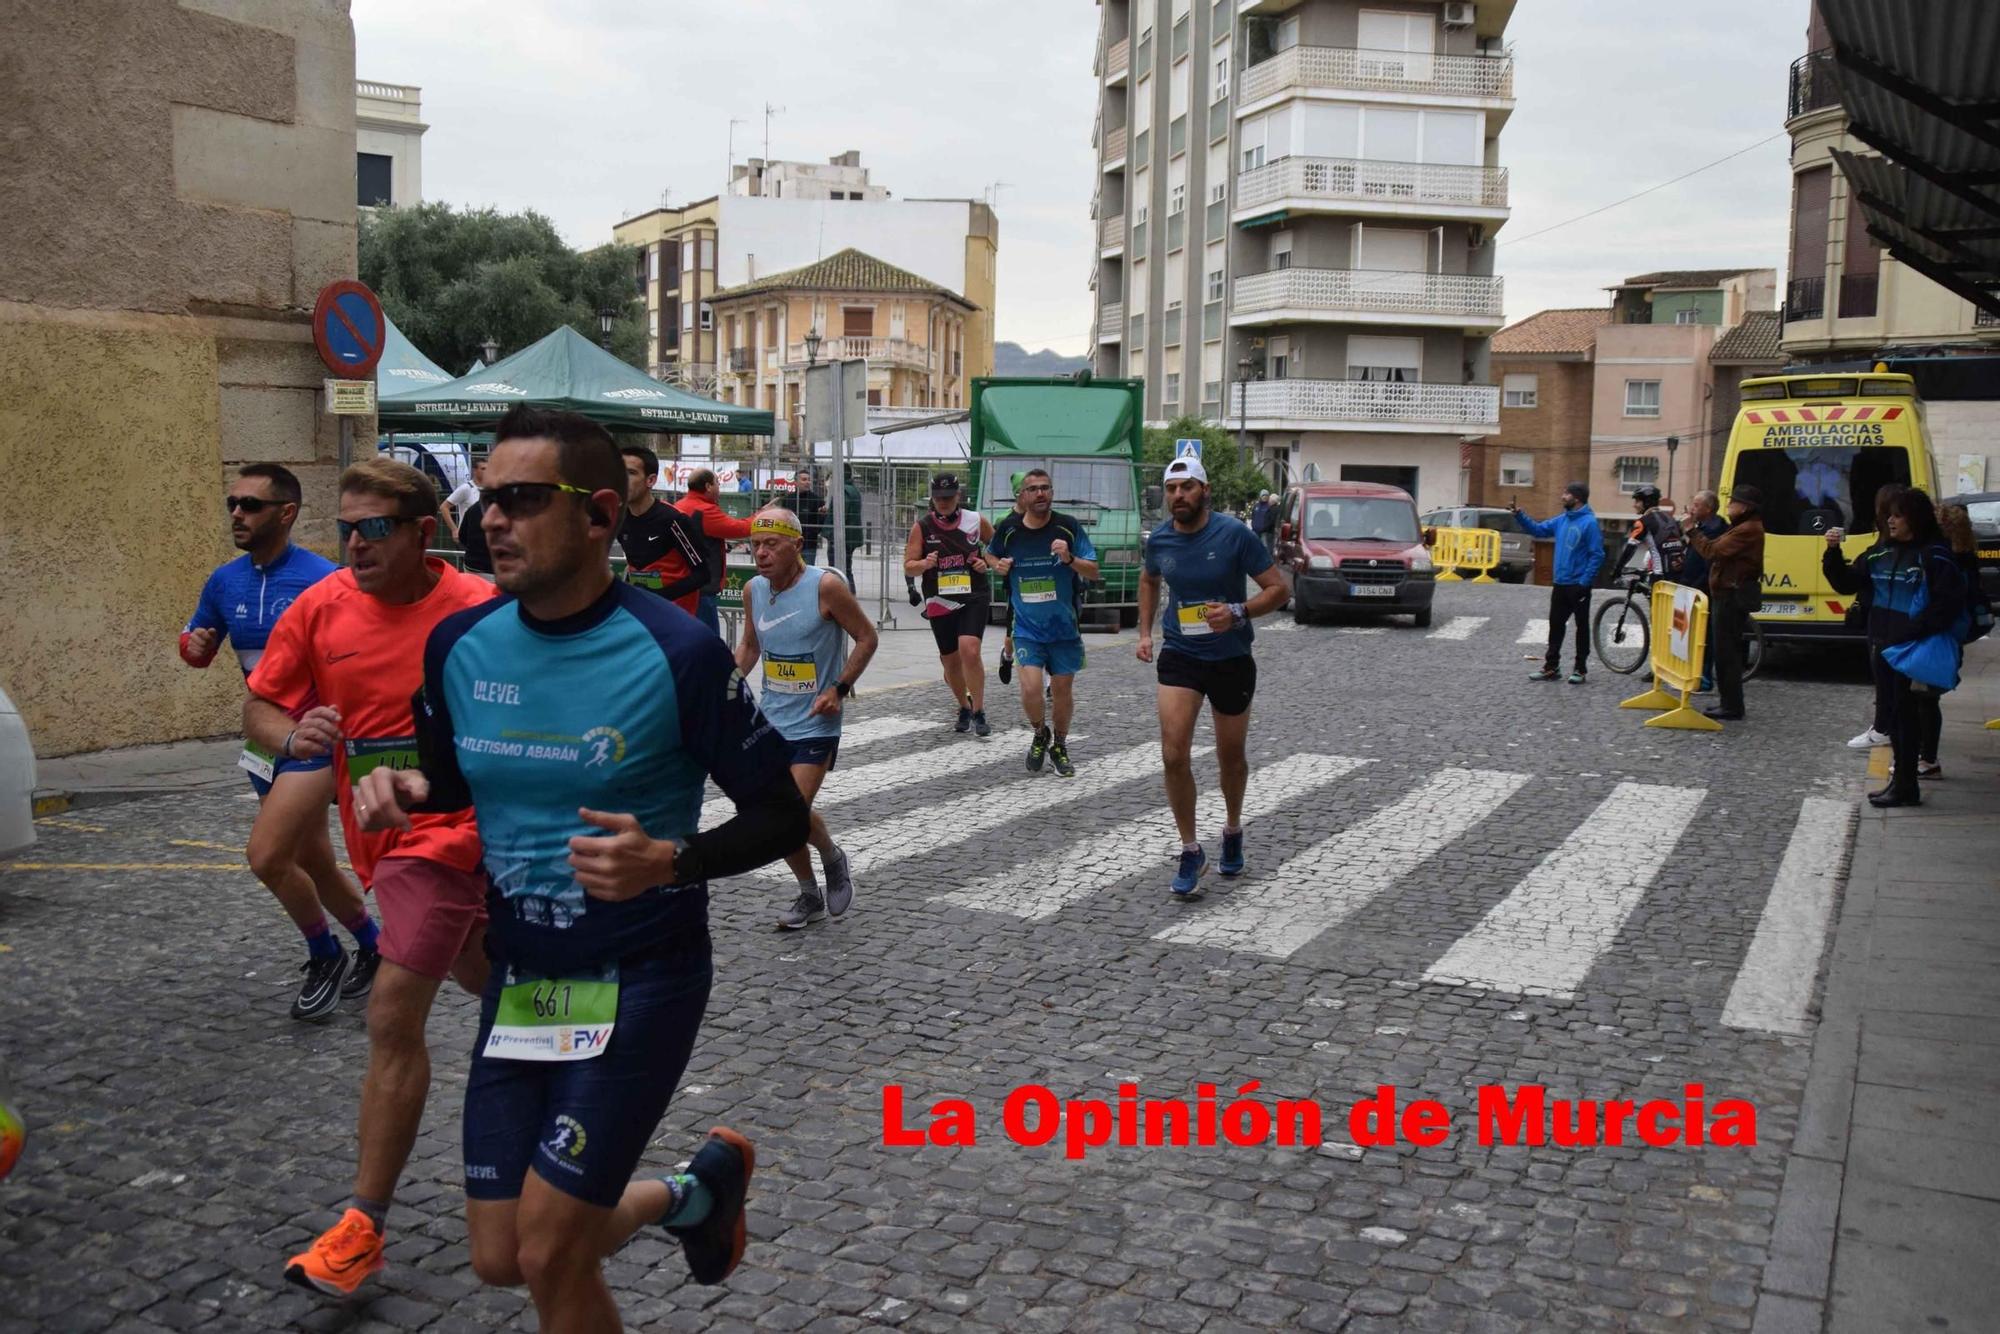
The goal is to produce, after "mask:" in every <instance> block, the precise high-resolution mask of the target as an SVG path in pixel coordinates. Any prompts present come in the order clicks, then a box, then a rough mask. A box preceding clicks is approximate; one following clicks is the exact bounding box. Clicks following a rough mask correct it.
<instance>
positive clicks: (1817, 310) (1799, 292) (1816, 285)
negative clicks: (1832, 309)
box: [1784, 278, 1826, 324]
mask: <svg viewBox="0 0 2000 1334" xmlns="http://www.w3.org/2000/svg"><path fill="white" fill-rule="evenodd" d="M1825 314H1826V279H1824V278H1794V279H1792V280H1791V281H1790V282H1788V283H1786V284H1785V320H1784V322H1785V323H1786V324H1790V323H1792V322H1793V321H1795V320H1816V319H1819V318H1821V317H1822V316H1824V315H1825Z"/></svg>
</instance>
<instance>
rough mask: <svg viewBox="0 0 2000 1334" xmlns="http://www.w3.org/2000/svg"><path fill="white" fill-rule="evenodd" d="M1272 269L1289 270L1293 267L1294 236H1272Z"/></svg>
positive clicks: (1282, 233) (1288, 234)
mask: <svg viewBox="0 0 2000 1334" xmlns="http://www.w3.org/2000/svg"><path fill="white" fill-rule="evenodd" d="M1271 267H1272V268H1274V269H1289V268H1291V267H1292V234H1291V233H1290V232H1275V233H1273V234H1272V236H1271Z"/></svg>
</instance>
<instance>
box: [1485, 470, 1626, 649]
mask: <svg viewBox="0 0 2000 1334" xmlns="http://www.w3.org/2000/svg"><path fill="white" fill-rule="evenodd" d="M1562 506H1563V512H1562V513H1561V514H1554V515H1551V516H1549V517H1548V518H1546V519H1543V520H1541V521H1540V522H1537V521H1536V520H1534V519H1531V518H1529V517H1528V515H1527V513H1526V511H1524V510H1523V509H1522V508H1521V507H1520V506H1519V505H1517V504H1514V503H1513V502H1511V501H1510V502H1508V505H1507V510H1508V512H1509V513H1511V514H1512V515H1513V516H1514V521H1515V522H1516V523H1518V524H1520V525H1521V531H1522V532H1524V533H1526V534H1528V536H1530V537H1552V538H1554V539H1555V544H1556V559H1555V583H1554V586H1553V587H1552V588H1550V589H1549V651H1548V654H1547V655H1546V656H1545V657H1544V658H1543V659H1542V670H1540V671H1539V672H1536V673H1535V674H1534V675H1533V676H1531V677H1529V678H1528V679H1529V680H1530V681H1560V680H1561V679H1562V671H1561V670H1560V669H1561V667H1562V648H1563V636H1564V634H1565V632H1566V630H1567V628H1568V625H1569V622H1570V621H1571V620H1575V622H1576V667H1575V669H1574V670H1572V671H1571V672H1570V674H1569V683H1570V684H1571V685H1573V686H1580V685H1582V684H1583V683H1584V681H1585V679H1586V677H1585V672H1586V670H1587V669H1588V668H1589V666H1590V588H1591V585H1592V584H1594V583H1596V582H1597V571H1598V568H1599V567H1600V566H1602V565H1603V564H1604V530H1603V529H1602V528H1600V527H1598V524H1597V515H1596V513H1595V512H1594V511H1593V510H1592V509H1591V508H1590V485H1589V483H1587V482H1571V483H1570V484H1569V485H1568V486H1566V487H1564V488H1563V498H1562Z"/></svg>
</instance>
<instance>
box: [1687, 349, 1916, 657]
mask: <svg viewBox="0 0 2000 1334" xmlns="http://www.w3.org/2000/svg"><path fill="white" fill-rule="evenodd" d="M1742 390H1743V398H1742V404H1743V405H1742V407H1741V408H1740V409H1738V411H1737V413H1736V423H1735V425H1734V426H1733V427H1732V428H1731V429H1730V432H1729V451H1728V453H1727V455H1726V456H1725V457H1724V459H1723V463H1722V486H1721V487H1720V489H1719V491H1720V495H1721V497H1722V503H1723V505H1724V507H1725V508H1726V507H1727V506H1728V504H1729V496H1730V493H1731V492H1732V491H1733V490H1735V488H1737V487H1739V486H1743V485H1746V484H1747V485H1750V486H1754V487H1756V488H1757V489H1758V490H1759V491H1761V492H1762V493H1763V495H1764V516H1763V517H1764V531H1765V533H1766V534H1767V537H1766V539H1765V543H1764V609H1763V610H1762V611H1761V612H1759V613H1758V614H1757V619H1758V620H1759V621H1760V622H1761V623H1762V625H1763V629H1764V635H1765V637H1766V638H1769V639H1840V638H1860V634H1861V632H1860V631H1859V630H1858V629H1856V630H1850V629H1848V628H1847V626H1846V624H1845V621H1844V615H1845V613H1846V611H1847V608H1848V605H1849V601H1850V600H1849V599H1848V598H1846V597H1843V596H1842V595H1841V594H1839V593H1836V592H1834V591H1833V589H1832V588H1831V587H1829V586H1828V585H1827V582H1826V578H1825V576H1824V575H1822V574H1821V573H1820V556H1821V553H1822V552H1824V551H1825V550H1826V539H1825V536H1824V535H1825V533H1826V531H1827V530H1828V529H1830V528H1843V529H1845V530H1846V531H1847V539H1846V541H1845V542H1844V543H1843V544H1842V547H1841V549H1842V550H1843V551H1844V552H1846V554H1847V558H1848V559H1849V560H1852V559H1853V558H1854V557H1856V556H1858V555H1860V554H1861V553H1862V552H1863V551H1866V550H1867V549H1868V548H1869V546H1871V545H1872V544H1873V543H1874V541H1875V537H1876V534H1875V493H1876V491H1877V490H1879V489H1880V488H1881V487H1883V486H1887V485H1890V484H1892V483H1893V484H1895V485H1899V486H1914V487H1921V488H1922V489H1923V490H1925V491H1927V492H1929V493H1930V495H1931V496H1932V498H1933V499H1935V498H1936V497H1937V494H1938V491H1937V478H1938V471H1937V460H1936V458H1935V457H1933V455H1932V453H1931V439H1930V433H1929V431H1927V430H1926V429H1925V427H1924V403H1923V400H1922V399H1921V398H1919V397H1918V396H1917V387H1916V382H1915V381H1914V380H1912V379H1911V377H1910V376H1908V375H1897V374H1890V373H1888V372H1886V371H1881V370H1876V371H1871V372H1853V371H1850V372H1840V373H1821V374H1787V375H1767V376H1760V377H1758V378H1756V379H1751V380H1745V381H1743V386H1742Z"/></svg>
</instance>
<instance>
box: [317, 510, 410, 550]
mask: <svg viewBox="0 0 2000 1334" xmlns="http://www.w3.org/2000/svg"><path fill="white" fill-rule="evenodd" d="M415 522H416V520H415V519H413V518H410V517H408V516H406V515H400V514H378V515H376V516H375V517H374V518H372V519H357V520H355V521H354V522H353V523H349V522H348V521H347V520H345V519H335V520H334V521H333V526H334V529H335V531H337V532H338V533H339V534H340V545H342V546H346V545H347V539H348V538H350V537H352V536H354V535H355V534H356V533H359V534H361V536H362V537H363V538H365V539H366V540H368V541H370V542H382V541H386V540H387V539H388V536H389V534H391V533H393V532H395V531H396V525H397V524H399V523H415Z"/></svg>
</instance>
